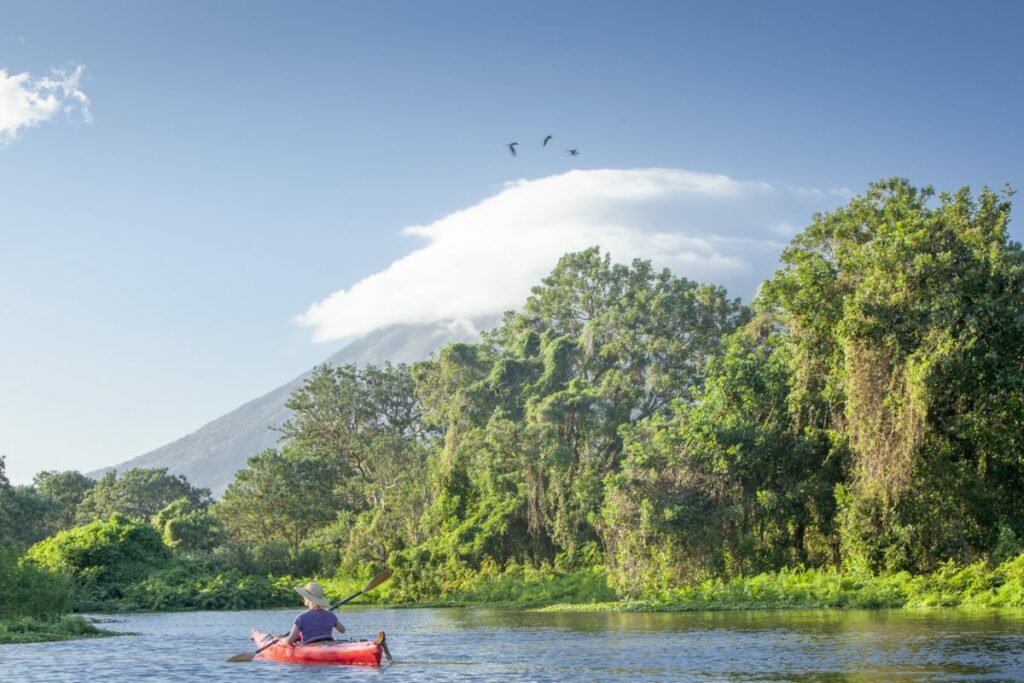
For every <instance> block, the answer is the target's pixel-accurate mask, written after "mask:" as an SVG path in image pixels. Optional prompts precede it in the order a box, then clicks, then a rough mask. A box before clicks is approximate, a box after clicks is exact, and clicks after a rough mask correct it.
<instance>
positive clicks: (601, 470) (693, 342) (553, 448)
mask: <svg viewBox="0 0 1024 683" xmlns="http://www.w3.org/2000/svg"><path fill="white" fill-rule="evenodd" d="M746 316H747V313H746V310H745V309H744V307H743V306H742V305H740V303H739V302H738V301H737V300H730V299H728V297H727V296H726V293H725V291H724V290H723V289H721V288H718V287H710V286H704V285H698V284H696V283H692V282H690V281H688V280H686V279H684V278H678V277H675V276H674V275H672V274H671V273H670V272H668V271H667V270H662V271H655V270H654V269H653V268H652V267H651V265H650V263H648V262H646V261H640V260H638V261H634V262H633V263H632V264H631V265H630V266H625V265H619V264H613V263H612V262H611V259H610V257H608V256H607V255H604V256H602V254H601V253H600V250H599V249H597V248H594V249H589V250H586V251H583V252H580V253H576V254H568V255H566V256H565V257H563V258H562V259H561V260H560V261H559V263H558V265H557V266H556V268H555V269H554V271H553V272H552V273H551V275H550V276H549V277H547V278H545V279H544V281H543V283H542V284H541V285H540V286H538V287H535V288H534V289H533V293H532V294H531V296H530V298H529V299H528V300H527V302H526V305H525V306H524V308H523V310H522V312H519V313H514V312H510V313H507V314H506V316H505V319H504V322H503V324H502V325H501V326H500V327H498V328H497V329H496V330H494V331H493V332H491V333H488V334H487V335H485V338H484V341H483V343H481V344H478V345H475V346H471V345H456V346H453V347H449V348H448V349H445V350H444V351H443V352H442V353H441V354H440V355H439V356H438V358H437V359H436V360H434V361H431V362H428V363H424V364H421V365H419V366H417V369H416V373H415V376H416V379H417V390H418V392H419V395H420V398H421V400H422V401H423V404H424V414H425V416H426V419H427V421H428V422H429V423H430V424H431V425H432V426H433V427H436V428H437V429H438V430H439V432H440V436H439V437H438V439H437V447H438V452H437V455H436V456H435V458H434V459H433V460H432V461H431V462H432V463H433V464H432V468H431V483H432V489H433V490H432V494H433V500H432V501H431V506H430V508H429V510H428V512H427V514H426V515H425V517H424V524H425V527H426V528H427V530H428V531H429V532H430V535H431V537H432V540H431V541H430V542H429V544H428V546H429V547H427V548H424V549H420V550H416V551H415V552H412V553H410V554H409V555H408V556H407V557H408V558H413V557H415V558H421V559H422V558H423V557H426V556H429V557H430V558H431V559H429V560H426V561H427V562H429V563H433V564H435V565H436V564H439V563H440V564H445V563H447V564H450V565H451V566H462V565H466V566H478V564H479V563H480V562H482V561H483V560H484V559H485V558H487V557H491V558H492V559H494V560H496V561H498V562H505V561H508V560H519V561H528V562H535V561H550V560H552V559H554V557H555V555H559V554H560V555H561V556H562V560H561V561H565V562H572V561H573V559H572V558H574V557H580V558H582V557H590V556H591V553H590V552H589V550H588V549H589V548H592V547H593V544H594V543H596V542H599V541H600V540H601V537H600V511H601V507H602V503H603V497H604V480H605V478H606V477H607V476H609V475H611V474H614V473H615V472H617V471H618V470H619V468H620V466H621V463H622V454H623V439H622V430H623V429H624V428H625V427H627V426H628V425H631V424H635V423H638V422H642V421H644V420H648V419H650V418H651V417H652V416H655V415H658V414H662V413H664V412H665V411H667V410H668V406H669V405H670V404H671V402H672V401H673V400H674V399H677V398H681V397H685V396H689V395H690V392H691V391H692V390H693V389H694V388H695V387H698V386H700V385H701V383H702V381H703V376H704V372H705V370H706V367H707V363H708V360H709V358H710V357H711V356H712V355H713V354H714V353H715V351H716V350H717V348H718V345H719V342H720V339H721V336H722V335H723V334H726V333H728V332H730V331H732V330H733V329H735V328H736V326H737V325H739V324H742V323H743V321H744V320H745V319H746ZM424 553H426V555H424ZM410 561H411V562H413V563H414V564H417V563H419V562H420V561H421V560H420V559H416V560H410Z"/></svg>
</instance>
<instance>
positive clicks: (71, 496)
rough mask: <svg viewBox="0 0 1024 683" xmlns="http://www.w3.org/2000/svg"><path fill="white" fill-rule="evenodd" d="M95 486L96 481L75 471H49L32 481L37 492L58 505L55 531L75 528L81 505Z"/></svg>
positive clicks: (53, 524)
mask: <svg viewBox="0 0 1024 683" xmlns="http://www.w3.org/2000/svg"><path fill="white" fill-rule="evenodd" d="M95 485H96V482H95V480H93V479H90V478H89V477H87V476H85V475H84V474H82V473H81V472H76V471H74V470H69V471H64V472H57V471H53V470H47V471H44V472H40V473H39V474H37V475H36V476H35V477H34V478H33V479H32V486H33V487H34V488H35V490H36V491H38V492H39V493H41V494H43V495H45V496H48V497H49V498H51V499H53V501H54V502H55V503H56V505H57V508H56V511H55V514H54V516H53V519H52V526H53V528H54V530H55V531H60V530H63V529H70V528H71V527H72V526H74V524H75V515H76V511H77V510H78V506H79V504H80V503H81V502H82V499H83V498H85V495H86V494H87V493H88V492H89V491H90V490H92V488H93V487H94V486H95Z"/></svg>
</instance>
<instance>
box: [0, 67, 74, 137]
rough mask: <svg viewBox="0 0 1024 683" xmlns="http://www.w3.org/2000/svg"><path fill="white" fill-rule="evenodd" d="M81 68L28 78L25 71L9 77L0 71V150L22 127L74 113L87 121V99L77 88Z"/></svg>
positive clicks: (28, 75) (55, 71) (16, 135)
mask: <svg viewBox="0 0 1024 683" xmlns="http://www.w3.org/2000/svg"><path fill="white" fill-rule="evenodd" d="M84 71H85V67H83V66H81V65H79V66H77V67H75V68H74V69H73V70H72V71H63V70H60V69H54V70H53V72H52V73H51V75H49V76H41V77H39V78H32V76H31V74H29V73H28V72H27V71H26V72H24V73H20V74H13V75H10V74H8V73H7V71H6V70H5V69H0V147H5V146H6V145H9V144H10V143H12V142H14V140H16V139H17V137H18V132H19V131H20V130H21V129H22V128H30V127H32V126H35V125H38V124H40V123H42V122H43V121H48V120H50V119H52V118H53V117H55V116H57V115H58V114H61V113H65V114H71V113H75V112H77V113H78V114H79V115H80V116H81V117H82V119H83V120H85V121H91V120H92V117H91V115H90V113H89V98H88V97H86V95H85V93H84V92H82V90H81V88H79V83H80V81H81V80H82V75H83V73H84Z"/></svg>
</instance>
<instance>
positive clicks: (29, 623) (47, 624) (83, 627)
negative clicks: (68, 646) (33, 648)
mask: <svg viewBox="0 0 1024 683" xmlns="http://www.w3.org/2000/svg"><path fill="white" fill-rule="evenodd" d="M118 635H124V634H121V633H115V632H113V631H105V630H103V629H99V628H96V627H95V626H94V625H93V624H92V623H91V622H89V621H88V620H87V619H85V618H84V617H80V616H64V617H61V618H59V619H53V620H46V619H34V618H32V617H17V618H13V619H0V645H10V644H15V643H44V642H49V641H54V640H71V639H72V638H104V637H110V636H118Z"/></svg>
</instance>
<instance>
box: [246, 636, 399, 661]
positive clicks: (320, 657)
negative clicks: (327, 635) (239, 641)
mask: <svg viewBox="0 0 1024 683" xmlns="http://www.w3.org/2000/svg"><path fill="white" fill-rule="evenodd" d="M249 635H251V636H252V639H253V640H254V641H255V642H256V646H257V647H263V646H264V645H266V644H267V643H269V642H270V641H271V640H273V638H274V636H272V635H270V634H267V633H262V632H260V631H256V630H254V631H252V633H250V634H249ZM381 640H383V638H381ZM383 651H384V648H383V647H382V646H381V643H380V642H375V641H372V640H329V641H326V642H320V643H312V644H310V645H302V644H296V645H285V644H284V643H283V642H282V643H275V644H274V645H271V646H270V647H268V648H267V649H266V650H264V651H263V652H260V653H259V654H257V655H256V656H255V657H254V658H253V659H269V660H272V661H275V662H292V663H297V664H355V665H359V666H380V656H381V653H382V652H383Z"/></svg>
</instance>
